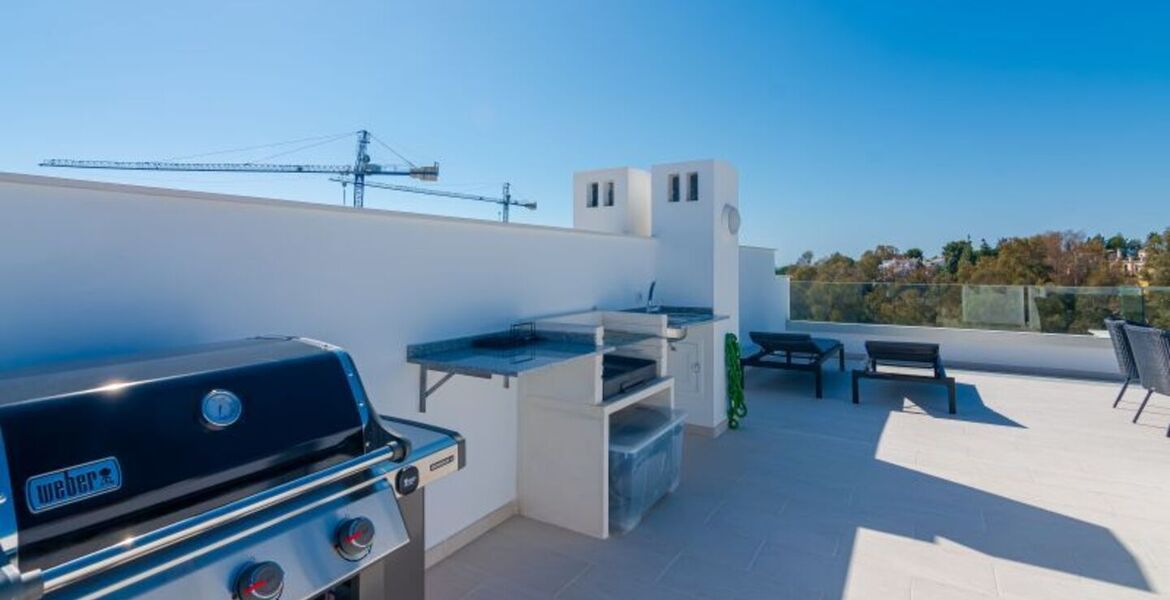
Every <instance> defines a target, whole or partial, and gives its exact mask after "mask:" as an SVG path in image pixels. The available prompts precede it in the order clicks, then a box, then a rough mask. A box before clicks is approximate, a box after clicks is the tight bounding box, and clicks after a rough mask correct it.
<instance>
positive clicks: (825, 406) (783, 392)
mask: <svg viewBox="0 0 1170 600" xmlns="http://www.w3.org/2000/svg"><path fill="white" fill-rule="evenodd" d="M955 375H957V377H958V379H959V381H960V383H961V384H962V385H961V386H960V391H959V414H958V415H957V416H954V417H952V416H949V415H947V414H946V411H945V392H944V391H943V390H942V389H941V388H938V387H936V386H914V385H909V384H899V383H886V382H864V383H863V386H865V387H864V388H863V389H864V391H863V399H862V402H863V404H861V405H860V406H854V405H852V404H850V403H849V401H848V378H847V376H846V375H845V374H837V373H834V374H832V375H830V377H829V379H828V381H827V388H826V394H825V399H824V400H815V399H813V398H812V393H811V387H812V384H811V381H810V380H809V379H808V376H807V375H804V374H798V373H787V372H765V371H760V370H758V369H756V370H750V369H749V371H748V373H747V387H748V391H747V397H748V404H749V408H750V411H751V412H750V414H749V415H748V419H747V421H746V423H745V425H744V426H743V428H742V429H740V430H739V431H733V432H729V433H727V434H725V435H723V436H722V437H720V438H719V439H716V440H711V439H705V438H700V437H696V436H688V437H687V440H686V444H687V445H686V450H685V466H684V474H683V483H682V485H681V486H680V487H679V489H678V491H677V492H676V493H675V494H673V495H672V496H670V497H668V498H667V499H665V500H663V501H662V502H661V503H659V505H658V506H657V507H655V509H654V510H653V511H652V512H651V513H650V514H649V515H648V516H647V517H646V519H645V520H644V521H643V522H642V524H641V525H640V526H639V527H638V528H637V529H636V530H634V531H633V532H631V533H629V534H627V535H625V536H619V537H615V538H612V539H611V540H609V541H608V542H603V541H600V540H594V539H591V538H587V537H584V536H580V535H577V534H574V533H570V532H568V531H565V530H562V529H559V528H557V527H553V526H550V525H546V524H543V523H539V522H536V521H532V520H529V519H524V518H519V517H516V518H513V519H511V520H510V521H508V522H507V523H505V524H504V525H502V526H500V527H498V528H496V529H495V530H493V531H492V532H490V533H488V534H487V535H485V536H484V537H482V538H480V539H479V540H477V541H475V542H474V543H472V544H471V545H469V546H467V547H466V548H464V549H463V550H461V551H460V552H458V553H456V554H455V555H454V556H452V557H451V558H449V559H448V560H446V561H444V562H442V563H440V564H439V565H437V566H436V567H435V568H433V569H431V571H430V572H429V573H428V585H429V588H430V589H429V597H430V598H431V599H433V600H446V599H455V598H459V599H472V598H474V599H486V598H500V599H511V600H525V599H529V598H564V599H589V600H597V599H604V598H629V599H647V600H653V599H659V598H682V599H688V598H707V599H712V600H725V599H726V600H730V599H737V598H744V599H748V598H750V599H756V598H759V599H769V600H770V599H782V598H825V599H835V598H874V599H880V600H900V599H913V600H923V599H928V600H957V599H976V598H980V599H982V598H1035V599H1047V598H1053V599H1059V600H1070V599H1081V598H1086V599H1090V598H1091V599H1105V598H1150V597H1154V596H1159V595H1165V594H1168V593H1170V439H1167V438H1166V437H1165V427H1166V424H1167V421H1170V399H1167V398H1159V397H1155V398H1154V399H1153V400H1152V401H1151V405H1152V406H1151V407H1149V408H1147V412H1146V414H1145V415H1143V418H1142V423H1141V424H1139V425H1133V424H1131V423H1130V418H1131V417H1132V415H1133V412H1134V410H1135V408H1136V405H1137V402H1138V401H1139V400H1140V399H1141V395H1142V392H1140V391H1134V390H1131V391H1130V393H1129V394H1128V395H1127V397H1126V401H1124V402H1123V403H1122V406H1120V407H1118V408H1117V409H1113V408H1111V407H1110V405H1111V404H1112V401H1113V397H1114V394H1115V393H1116V391H1117V389H1118V386H1116V385H1114V384H1108V383H1093V382H1083V381H1071V380H1060V379H1043V378H1034V377H1022V376H1011V375H997V374H986V373H971V372H957V373H955Z"/></svg>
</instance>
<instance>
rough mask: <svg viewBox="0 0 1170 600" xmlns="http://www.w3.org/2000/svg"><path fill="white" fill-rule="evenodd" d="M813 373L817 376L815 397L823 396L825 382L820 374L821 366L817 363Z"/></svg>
mask: <svg viewBox="0 0 1170 600" xmlns="http://www.w3.org/2000/svg"><path fill="white" fill-rule="evenodd" d="M815 375H816V376H817V398H823V397H824V385H825V384H824V381H823V377H822V374H821V367H820V366H819V365H818V366H817V370H816V371H815Z"/></svg>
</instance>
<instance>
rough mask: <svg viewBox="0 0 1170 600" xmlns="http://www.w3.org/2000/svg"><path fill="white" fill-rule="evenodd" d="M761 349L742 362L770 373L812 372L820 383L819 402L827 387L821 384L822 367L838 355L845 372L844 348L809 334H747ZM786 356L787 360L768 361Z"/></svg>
mask: <svg viewBox="0 0 1170 600" xmlns="http://www.w3.org/2000/svg"><path fill="white" fill-rule="evenodd" d="M748 336H749V337H751V338H752V341H753V342H755V344H756V345H757V346H759V347H760V351H759V352H756V353H755V354H753V355H751V356H749V357H747V358H744V359H743V360H741V361H740V362H741V363H742V364H743V365H744V366H747V367H764V368H768V369H791V370H795V371H811V372H812V373H814V374H815V375H816V379H817V398H820V397H821V396H822V391H823V389H824V385H823V383H822V381H821V365H823V364H824V363H825V361H827V360H829V359H830V358H832V357H833V354H834V353H836V354H837V358H838V362H839V365H840V369H841V370H842V371H844V370H845V347H844V346H842V345H841V342H838V341H837V340H830V339H822V338H814V337H812V336H810V335H808V334H807V333H766V332H763V331H753V332H751V333H749V334H748ZM781 354H783V355H784V360H783V361H781V360H767V359H768V358H769V357H776V356H779V355H781Z"/></svg>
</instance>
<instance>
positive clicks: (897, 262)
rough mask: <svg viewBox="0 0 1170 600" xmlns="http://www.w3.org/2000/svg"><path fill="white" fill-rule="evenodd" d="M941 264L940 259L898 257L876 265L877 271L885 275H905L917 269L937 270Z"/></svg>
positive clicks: (941, 260)
mask: <svg viewBox="0 0 1170 600" xmlns="http://www.w3.org/2000/svg"><path fill="white" fill-rule="evenodd" d="M942 264H943V259H942V258H941V257H938V256H936V257H934V258H928V259H925V260H920V259H917V258H907V257H905V256H898V257H895V258H887V259H886V260H883V261H882V262H881V263H880V264H878V269H879V270H881V272H882V273H883V274H885V275H893V276H898V275H907V274H910V273H913V272H914V271H916V270H918V269H919V268H922V267H926V268H928V269H937V268H939V267H940V266H942Z"/></svg>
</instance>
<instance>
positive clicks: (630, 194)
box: [573, 167, 650, 236]
mask: <svg viewBox="0 0 1170 600" xmlns="http://www.w3.org/2000/svg"><path fill="white" fill-rule="evenodd" d="M610 182H613V184H614V204H613V206H606V205H605V196H606V185H607V184H608V183H610ZM592 183H596V184H598V186H597V189H598V196H597V206H589V205H588V203H587V200H588V193H589V185H590V184H592ZM573 227H574V228H576V229H585V230H588V231H600V232H604V233H622V234H628V235H641V236H648V235H650V173H648V172H647V171H643V170H642V169H635V168H631V167H618V168H613V169H594V170H591V171H578V172H576V173H574V174H573Z"/></svg>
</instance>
